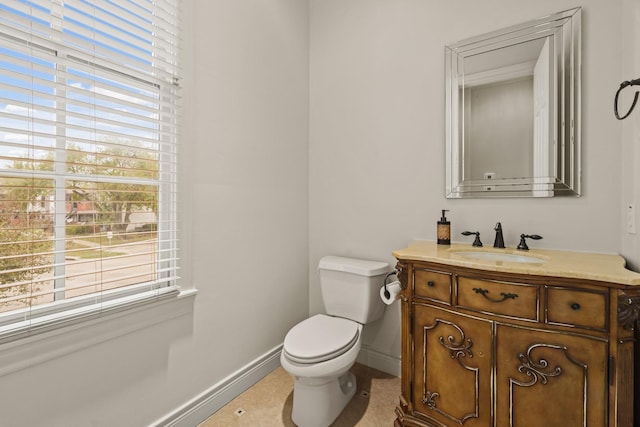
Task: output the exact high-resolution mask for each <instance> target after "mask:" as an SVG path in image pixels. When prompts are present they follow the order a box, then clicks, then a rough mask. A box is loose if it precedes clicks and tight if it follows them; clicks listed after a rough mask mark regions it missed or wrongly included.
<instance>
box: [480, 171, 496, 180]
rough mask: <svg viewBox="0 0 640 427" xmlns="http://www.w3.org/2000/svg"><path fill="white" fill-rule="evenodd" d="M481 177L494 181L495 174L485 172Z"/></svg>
mask: <svg viewBox="0 0 640 427" xmlns="http://www.w3.org/2000/svg"><path fill="white" fill-rule="evenodd" d="M482 175H483V176H484V179H496V173H495V172H485V173H484V174H482Z"/></svg>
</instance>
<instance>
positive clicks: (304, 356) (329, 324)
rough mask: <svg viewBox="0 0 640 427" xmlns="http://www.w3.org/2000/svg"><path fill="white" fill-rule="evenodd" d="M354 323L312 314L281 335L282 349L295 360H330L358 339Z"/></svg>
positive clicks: (312, 361) (300, 361)
mask: <svg viewBox="0 0 640 427" xmlns="http://www.w3.org/2000/svg"><path fill="white" fill-rule="evenodd" d="M358 326H359V325H358V323H356V322H354V321H353V320H348V319H343V318H341V317H332V316H327V315H325V314H316V315H315V316H312V317H310V318H308V319H307V320H304V321H302V322H300V323H298V324H297V325H296V326H294V327H293V328H291V330H290V331H289V333H288V334H287V336H286V337H285V338H284V351H285V353H286V354H287V357H288V358H289V359H291V360H292V361H294V362H298V363H318V362H322V361H325V360H329V359H333V358H334V357H338V356H340V355H341V354H343V353H344V352H346V351H347V350H349V349H350V348H351V347H353V345H354V344H355V343H356V342H357V341H358V336H359V327H358Z"/></svg>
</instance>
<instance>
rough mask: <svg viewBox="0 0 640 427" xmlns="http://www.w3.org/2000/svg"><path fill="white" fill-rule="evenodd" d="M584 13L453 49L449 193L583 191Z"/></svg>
mask: <svg viewBox="0 0 640 427" xmlns="http://www.w3.org/2000/svg"><path fill="white" fill-rule="evenodd" d="M580 10H581V9H580V8H576V9H571V10H568V11H565V12H560V13H556V14H553V15H550V16H547V17H544V18H540V19H537V20H534V21H531V22H528V23H525V24H521V25H516V26H513V27H509V28H506V29H504V30H500V31H495V32H492V33H489V34H485V35H482V36H478V37H474V38H471V39H467V40H463V41H461V42H458V43H456V44H454V45H451V46H447V47H446V49H445V60H446V118H447V123H446V172H447V176H446V195H447V197H448V198H459V197H505V196H507V197H508V196H516V197H552V196H558V195H575V196H579V195H580V126H579V125H580V42H581V37H580Z"/></svg>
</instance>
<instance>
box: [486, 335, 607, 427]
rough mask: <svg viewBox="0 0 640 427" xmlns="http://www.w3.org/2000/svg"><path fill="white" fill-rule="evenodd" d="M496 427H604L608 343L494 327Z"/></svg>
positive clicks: (605, 422) (576, 336)
mask: <svg viewBox="0 0 640 427" xmlns="http://www.w3.org/2000/svg"><path fill="white" fill-rule="evenodd" d="M496 331H497V332H496V384H495V387H496V425H497V426H499V427H505V426H509V427H512V426H513V427H550V426H562V427H604V426H606V425H607V407H608V394H607V390H608V383H607V365H608V364H607V362H608V350H607V348H608V346H607V343H606V342H604V341H602V340H598V339H594V338H589V337H586V336H578V335H569V334H557V333H552V332H544V331H540V330H529V329H526V328H519V327H518V328H517V327H513V326H508V325H501V324H498V325H497V327H496Z"/></svg>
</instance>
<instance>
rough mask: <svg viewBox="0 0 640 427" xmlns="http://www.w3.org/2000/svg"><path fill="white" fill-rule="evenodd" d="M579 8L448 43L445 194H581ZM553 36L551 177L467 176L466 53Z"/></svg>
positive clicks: (450, 196)
mask: <svg viewBox="0 0 640 427" xmlns="http://www.w3.org/2000/svg"><path fill="white" fill-rule="evenodd" d="M581 10H582V9H581V8H580V7H578V8H574V9H570V10H567V11H564V12H559V13H555V14H552V15H549V16H545V17H543V18H539V19H535V20H533V21H530V22H526V23H523V24H520V25H514V26H511V27H508V28H505V29H502V30H498V31H494V32H491V33H487V34H484V35H481V36H477V37H473V38H469V39H466V40H463V41H460V42H458V43H456V44H454V45H450V46H446V47H445V91H446V95H445V98H446V103H445V117H446V119H445V120H446V122H445V127H446V129H445V133H446V147H445V152H446V155H445V161H446V164H445V170H446V197H447V198H484V197H553V196H580V194H581V174H582V171H581V127H580V125H581V123H580V118H581V89H580V88H581V65H582V59H581V43H582V40H581ZM547 37H548V38H549V40H550V42H551V46H552V49H553V58H554V59H553V60H554V62H555V63H554V65H553V69H554V70H555V73H554V76H553V80H552V84H553V87H554V88H555V90H554V91H553V92H554V93H553V94H551V96H550V99H551V103H552V105H553V106H554V108H555V112H554V113H553V117H554V118H555V119H554V120H552V121H553V123H550V126H551V129H552V132H553V138H554V141H553V143H554V144H555V150H554V152H555V153H556V154H555V155H556V156H557V157H556V162H555V164H554V166H553V167H554V169H555V171H553V172H552V173H551V174H552V175H553V176H550V177H522V178H512V179H498V180H473V181H472V180H465V179H464V172H463V171H464V136H463V135H462V134H463V131H462V130H461V129H462V125H463V124H464V117H463V113H462V112H461V109H460V102H461V101H460V100H461V99H463V96H464V59H465V58H467V57H471V56H475V55H478V54H482V53H486V52H491V51H495V50H497V49H502V48H506V47H510V46H514V45H518V44H521V43H525V42H528V41H532V40H536V39H542V38H547Z"/></svg>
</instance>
